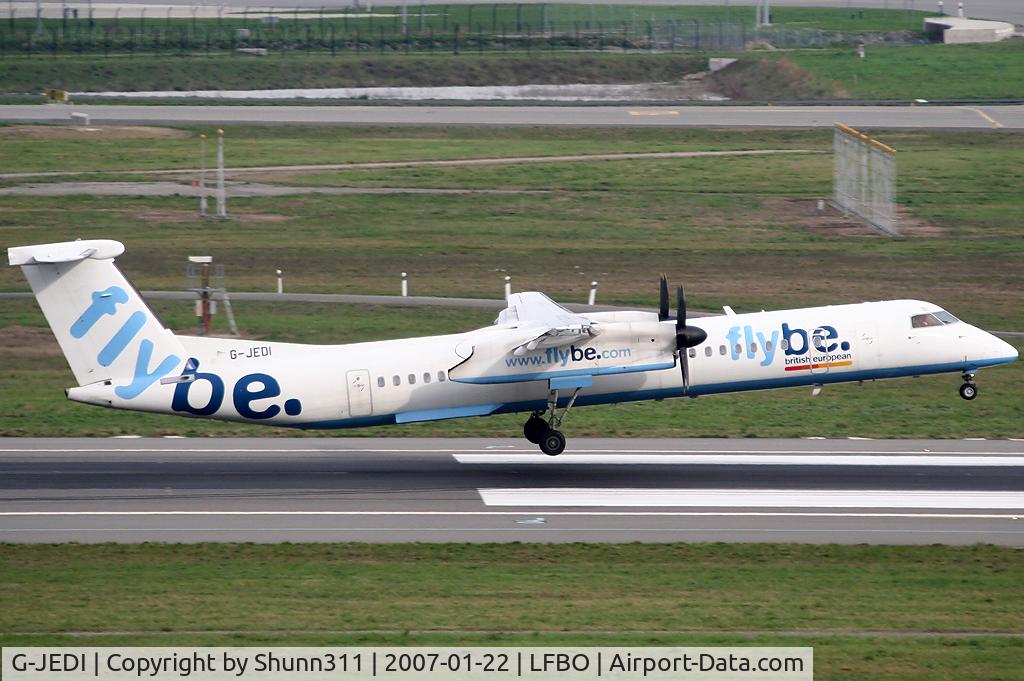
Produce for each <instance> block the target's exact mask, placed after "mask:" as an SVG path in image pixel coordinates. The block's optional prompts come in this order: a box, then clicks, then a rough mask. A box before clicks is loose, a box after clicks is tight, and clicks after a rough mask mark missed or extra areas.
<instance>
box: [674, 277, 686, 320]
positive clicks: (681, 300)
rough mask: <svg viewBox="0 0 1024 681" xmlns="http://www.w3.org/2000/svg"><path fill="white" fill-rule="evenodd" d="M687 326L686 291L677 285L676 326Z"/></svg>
mask: <svg viewBox="0 0 1024 681" xmlns="http://www.w3.org/2000/svg"><path fill="white" fill-rule="evenodd" d="M685 326H686V291H684V290H683V287H682V286H678V287H676V328H677V329H681V328H683V327H685Z"/></svg>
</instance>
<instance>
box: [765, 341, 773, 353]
mask: <svg viewBox="0 0 1024 681" xmlns="http://www.w3.org/2000/svg"><path fill="white" fill-rule="evenodd" d="M764 351H765V352H771V351H772V342H771V341H765V342H764Z"/></svg>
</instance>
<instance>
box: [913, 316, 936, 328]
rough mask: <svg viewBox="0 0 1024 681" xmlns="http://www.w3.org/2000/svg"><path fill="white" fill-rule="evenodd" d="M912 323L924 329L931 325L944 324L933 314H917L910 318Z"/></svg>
mask: <svg viewBox="0 0 1024 681" xmlns="http://www.w3.org/2000/svg"><path fill="white" fill-rule="evenodd" d="M910 325H911V326H913V327H914V328H915V329H924V328H926V327H929V326H942V322H940V321H939V320H938V318H937V317H936V316H935V315H933V314H916V315H914V316H913V317H911V318H910Z"/></svg>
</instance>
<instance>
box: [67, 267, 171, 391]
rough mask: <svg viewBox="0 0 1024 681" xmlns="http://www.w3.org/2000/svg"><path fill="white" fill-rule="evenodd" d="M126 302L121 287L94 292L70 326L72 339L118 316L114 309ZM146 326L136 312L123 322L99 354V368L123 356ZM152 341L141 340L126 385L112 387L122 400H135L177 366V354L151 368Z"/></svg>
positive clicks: (143, 314)
mask: <svg viewBox="0 0 1024 681" xmlns="http://www.w3.org/2000/svg"><path fill="white" fill-rule="evenodd" d="M127 302H128V294H127V293H126V292H125V290H124V289H123V288H121V287H120V286H111V287H109V288H107V289H104V290H103V291H93V294H92V303H91V304H90V305H89V307H87V308H86V309H85V312H83V313H82V314H81V316H80V317H79V318H78V319H76V320H75V321H74V323H72V324H71V336H72V338H84V337H85V336H86V334H88V333H89V332H90V331H92V328H93V327H94V326H95V325H96V322H98V321H99V320H100V319H102V318H103V317H105V316H107V315H110V316H114V315H116V314H117V306H118V305H124V304H125V303H127ZM145 325H146V313H145V312H140V311H138V310H136V311H135V312H133V313H132V314H131V315H129V317H128V319H126V320H125V322H124V324H122V325H121V328H120V329H118V330H117V332H116V333H115V334H114V335H113V336H112V337H111V338H110V340H109V341H107V344H106V345H104V346H103V348H102V349H101V350H100V351H99V354H98V355H97V356H96V361H97V362H99V364H100V366H104V367H108V366H110V365H111V364H113V363H114V362H115V361H116V360H117V358H118V357H120V356H121V355H122V354H124V351H125V350H126V349H127V348H128V344H129V343H131V342H132V341H133V340H135V337H136V336H138V335H139V332H140V331H141V330H142V327H143V326H145ZM154 347H155V346H154V344H153V341H151V340H150V339H148V338H143V339H142V341H141V342H140V343H139V347H138V350H136V354H135V370H134V372H133V375H132V379H131V381H130V382H129V383H128V384H127V385H119V386H117V387H116V388H114V393H115V394H116V395H117V396H118V397H121V398H123V399H126V400H130V399H133V398H136V397H138V396H139V395H141V394H142V392H143V391H144V390H145V389H146V388H148V387H149V386H151V385H153V384H154V383H156V382H157V381H158V380H160V378H162V377H163V376H166V375H167V374H169V373H170V372H171V371H172V370H173V369H174V367H176V366H178V364H179V363H180V362H181V359H180V358H179V357H177V356H176V355H167V356H166V357H164V358H163V359H161V360H160V361H159V362H158V363H157V365H156V366H155V367H153V349H154Z"/></svg>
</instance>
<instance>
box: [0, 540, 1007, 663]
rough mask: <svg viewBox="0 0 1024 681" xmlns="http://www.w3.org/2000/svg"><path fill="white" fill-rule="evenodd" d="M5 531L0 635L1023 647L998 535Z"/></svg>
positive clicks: (901, 655) (894, 649) (167, 640)
mask: <svg viewBox="0 0 1024 681" xmlns="http://www.w3.org/2000/svg"><path fill="white" fill-rule="evenodd" d="M0 549H2V550H0V643H2V644H3V645H75V644H89V645H126V644H133V645H145V644H149V645H174V644H181V645H218V644H220V645H257V644H264V645H265V644H271V643H273V644H276V645H343V644H348V645H372V644H399V645H412V644H417V643H419V644H434V645H444V644H470V645H472V644H481V645H488V644H490V645H493V644H500V643H509V644H525V645H574V644H575V645H604V644H625V645H630V644H631V645H800V646H804V645H810V646H814V647H815V678H817V679H822V680H831V679H858V680H866V679H885V680H887V681H888V680H896V679H915V680H930V679H935V680H940V679H941V680H945V679H984V680H985V681H996V680H999V679H1007V680H1009V679H1016V678H1017V674H1018V672H1019V662H1020V657H1021V655H1022V653H1024V642H1022V641H1021V640H1020V639H1000V638H995V637H993V636H990V634H993V633H1000V632H1020V631H1021V628H1022V626H1024V620H1022V615H1021V611H1020V608H1019V607H1018V605H1019V584H1018V582H1019V579H1018V578H1019V574H1020V571H1021V570H1022V569H1024V564H1022V562H1021V561H1022V556H1021V552H1020V551H1016V550H1013V549H1003V548H997V547H991V546H975V547H961V548H958V547H937V546H931V547H870V546H786V545H734V546H725V545H664V546H654V545H626V546H614V545H584V544H576V545H572V544H570V545H553V546H542V545H531V544H519V545H500V546H499V545H433V546H429V545H390V546H389V545H383V546H373V545H338V544H334V545H332V544H327V545H289V544H284V545H276V546H275V545H270V546H259V545H223V544H220V545H198V546H197V545H192V546H181V545H179V546H158V545H143V546H117V545H100V546H67V545H64V546H17V545H4V546H2V547H0ZM69 632H83V633H88V634H89V635H88V636H87V637H82V636H79V635H71V634H70V633H69ZM609 632H616V633H609ZM863 632H875V633H874V634H869V635H867V636H864V635H863ZM952 632H957V633H959V634H961V635H964V634H966V636H962V637H960V638H953V637H947V636H943V634H948V633H952Z"/></svg>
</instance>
